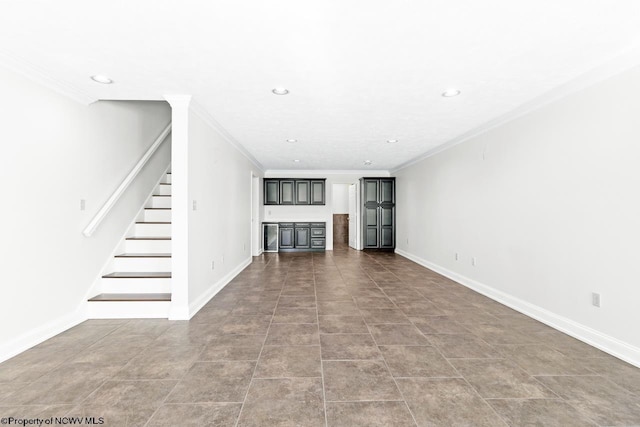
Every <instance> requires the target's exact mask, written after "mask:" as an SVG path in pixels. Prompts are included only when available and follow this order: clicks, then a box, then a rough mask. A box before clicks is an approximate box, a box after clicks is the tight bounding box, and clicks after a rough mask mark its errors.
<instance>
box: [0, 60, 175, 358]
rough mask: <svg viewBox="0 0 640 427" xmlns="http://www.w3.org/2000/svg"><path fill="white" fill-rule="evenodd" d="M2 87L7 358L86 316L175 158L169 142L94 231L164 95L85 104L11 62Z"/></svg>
mask: <svg viewBox="0 0 640 427" xmlns="http://www.w3.org/2000/svg"><path fill="white" fill-rule="evenodd" d="M0 93H2V98H1V99H0V117H2V143H1V144H0V147H1V148H0V153H1V154H0V158H1V159H2V167H0V182H1V183H2V188H3V192H2V198H3V203H2V212H1V214H0V215H1V216H2V221H0V236H1V237H0V239H1V240H2V244H1V245H0V259H2V297H1V298H0V325H1V326H0V360H2V359H4V358H6V357H9V356H11V355H12V354H15V353H16V352H19V351H22V350H24V349H25V348H27V347H29V346H31V345H33V344H35V343H37V342H38V341H40V340H42V339H44V338H47V337H48V336H50V335H51V334H54V333H57V332H60V331H61V330H63V329H65V328H66V327H69V326H71V325H72V324H73V323H74V322H77V321H79V320H82V316H83V315H84V313H81V312H80V311H79V308H80V307H81V306H82V304H83V303H84V302H85V301H86V296H87V295H86V294H87V292H88V291H89V289H90V288H91V285H92V284H93V282H94V281H95V280H96V278H97V277H98V275H99V273H100V269H101V268H102V267H103V265H104V264H105V263H106V261H107V260H108V257H109V255H111V251H113V250H114V248H115V246H116V245H117V244H118V242H119V240H120V238H121V237H122V236H123V235H124V233H125V231H126V228H127V226H128V225H129V224H130V223H131V222H132V221H133V220H134V217H135V214H136V213H137V212H138V210H139V209H140V208H141V206H142V204H143V202H144V199H145V198H146V197H147V196H148V195H149V192H150V191H151V190H152V189H153V185H154V184H155V182H157V180H158V179H159V178H160V176H161V173H162V170H164V169H165V168H166V167H167V165H168V164H169V161H170V151H169V148H170V144H164V146H163V147H162V148H161V149H160V150H159V151H158V152H156V154H155V155H154V157H152V159H151V160H150V163H148V164H147V168H145V169H144V170H143V171H142V172H141V174H140V175H139V176H138V178H137V179H136V180H135V181H134V184H133V185H132V186H131V187H130V188H129V190H128V191H127V192H126V193H125V194H124V195H123V197H122V198H121V199H120V200H119V201H118V203H117V204H116V205H115V207H114V208H113V210H112V211H111V212H110V213H109V215H108V216H107V217H106V219H105V220H104V222H103V223H102V224H101V225H100V226H99V227H98V229H97V230H96V232H95V233H94V234H93V236H92V237H91V238H86V237H84V236H83V235H82V230H83V229H84V228H85V227H86V226H87V224H88V223H89V221H90V220H91V219H92V217H93V216H94V215H95V213H96V212H97V211H98V210H99V209H100V207H101V206H102V204H103V203H104V202H105V201H106V200H107V199H108V198H109V196H111V194H112V193H113V191H114V190H115V189H116V188H117V187H118V185H119V184H120V183H121V182H122V180H123V179H124V178H125V177H126V176H127V174H128V173H129V172H130V171H131V169H132V168H133V166H134V165H135V164H136V163H137V162H138V160H139V159H140V158H141V157H142V155H143V154H144V153H145V151H146V150H147V148H149V146H150V145H151V144H152V143H153V142H154V140H155V139H156V138H157V137H158V135H160V133H161V132H162V130H163V129H164V128H165V126H166V125H167V124H168V123H169V122H170V119H171V118H170V110H169V106H168V105H167V104H166V103H165V102H115V101H114V102H104V101H101V102H96V103H94V104H91V105H89V106H85V105H81V104H78V103H76V102H74V101H72V100H70V99H69V98H66V97H64V96H62V95H60V94H58V93H56V92H53V91H52V90H49V89H47V88H44V87H42V86H40V85H38V84H36V83H34V82H32V81H30V80H28V79H26V78H24V77H22V76H20V75H18V74H15V73H14V72H11V71H7V70H5V69H3V68H0ZM81 199H84V200H86V210H84V211H81V210H80V200H81Z"/></svg>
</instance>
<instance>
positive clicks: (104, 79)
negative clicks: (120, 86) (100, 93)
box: [91, 74, 113, 85]
mask: <svg viewBox="0 0 640 427" xmlns="http://www.w3.org/2000/svg"><path fill="white" fill-rule="evenodd" d="M91 80H93V81H94V82H96V83H101V84H103V85H110V84H111V83H113V80H111V79H110V78H109V77H107V76H103V75H102V74H96V75H95V76H91Z"/></svg>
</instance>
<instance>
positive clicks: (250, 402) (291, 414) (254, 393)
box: [238, 378, 325, 427]
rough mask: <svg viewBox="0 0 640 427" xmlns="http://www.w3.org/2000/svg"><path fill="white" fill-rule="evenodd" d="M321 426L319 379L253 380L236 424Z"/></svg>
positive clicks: (270, 426) (244, 426)
mask: <svg viewBox="0 0 640 427" xmlns="http://www.w3.org/2000/svg"><path fill="white" fill-rule="evenodd" d="M324 425H325V414H324V402H323V397H322V380H321V379H320V378H283V379H254V380H253V381H252V382H251V387H250V389H249V392H248V393H247V399H246V402H245V404H244V406H243V408H242V412H241V414H240V419H239V421H238V426H239V427H240V426H242V427H272V426H274V427H275V426H278V427H289V426H290V427H295V426H305V427H307V426H308V427H316V426H317V427H322V426H324Z"/></svg>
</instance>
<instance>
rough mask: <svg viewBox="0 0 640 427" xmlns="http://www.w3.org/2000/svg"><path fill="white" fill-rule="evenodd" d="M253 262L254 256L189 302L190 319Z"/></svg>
mask: <svg viewBox="0 0 640 427" xmlns="http://www.w3.org/2000/svg"><path fill="white" fill-rule="evenodd" d="M252 262H253V259H252V257H249V258H247V259H246V260H244V261H243V262H241V263H240V264H239V265H238V266H237V267H236V268H234V269H233V270H231V271H230V272H229V273H227V274H226V275H225V276H224V277H222V278H221V279H220V280H218V281H217V282H216V283H214V284H213V285H211V286H210V287H209V289H208V290H207V291H206V292H204V293H203V294H202V295H200V296H199V297H198V299H196V300H195V301H193V302H192V303H191V304H189V317H188V318H189V319H190V318H192V317H193V316H195V314H196V313H197V312H198V311H200V309H201V308H202V307H204V306H205V305H206V304H207V303H208V302H209V301H210V300H211V298H213V297H214V296H216V294H217V293H218V292H220V291H221V290H222V289H223V288H224V287H225V286H227V284H228V283H229V282H231V281H232V280H233V279H234V278H235V277H236V276H237V275H238V274H240V272H242V270H244V269H245V268H247V267H248V266H249V265H250V264H251V263H252Z"/></svg>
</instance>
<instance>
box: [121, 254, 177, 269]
mask: <svg viewBox="0 0 640 427" xmlns="http://www.w3.org/2000/svg"><path fill="white" fill-rule="evenodd" d="M113 271H122V272H133V271H148V272H162V271H171V258H129V257H127V258H114V263H113Z"/></svg>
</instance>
